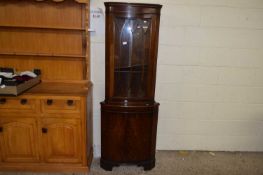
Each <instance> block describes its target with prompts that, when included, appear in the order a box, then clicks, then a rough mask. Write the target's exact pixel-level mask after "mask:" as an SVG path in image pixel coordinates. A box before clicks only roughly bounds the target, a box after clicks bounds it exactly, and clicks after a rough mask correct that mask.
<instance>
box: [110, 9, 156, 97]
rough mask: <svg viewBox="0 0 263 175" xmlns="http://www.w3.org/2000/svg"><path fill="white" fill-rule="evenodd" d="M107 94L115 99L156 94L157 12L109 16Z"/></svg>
mask: <svg viewBox="0 0 263 175" xmlns="http://www.w3.org/2000/svg"><path fill="white" fill-rule="evenodd" d="M107 22H108V23H109V24H108V25H107V26H108V27H106V28H107V31H108V32H109V34H108V35H109V36H107V40H108V45H110V47H109V48H108V47H106V53H107V55H106V62H107V65H108V66H110V68H107V67H106V71H107V72H108V73H107V74H106V79H107V80H106V81H108V83H109V82H110V83H109V85H108V86H109V87H108V91H106V92H107V94H106V96H108V97H109V98H111V99H113V100H119V99H121V98H122V99H123V98H125V99H127V100H152V99H153V96H154V91H155V89H154V87H155V76H156V73H155V72H156V60H157V58H156V57H157V56H156V55H157V51H156V50H155V48H156V45H157V44H156V43H157V41H156V40H157V36H156V34H157V33H158V30H156V26H157V25H158V24H157V16H156V15H152V14H145V15H132V16H130V17H127V16H126V15H123V14H121V13H120V14H119V13H118V14H111V15H110V16H109V17H108V18H107Z"/></svg>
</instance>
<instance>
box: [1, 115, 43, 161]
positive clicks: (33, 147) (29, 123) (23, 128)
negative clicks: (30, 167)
mask: <svg viewBox="0 0 263 175" xmlns="http://www.w3.org/2000/svg"><path fill="white" fill-rule="evenodd" d="M0 126H1V132H0V142H1V144H0V145H1V151H2V159H3V161H4V162H39V155H38V149H37V139H36V138H37V129H36V121H35V120H34V119H26V118H24V119H1V120H0Z"/></svg>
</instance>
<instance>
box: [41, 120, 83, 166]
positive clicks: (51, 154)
mask: <svg viewBox="0 0 263 175" xmlns="http://www.w3.org/2000/svg"><path fill="white" fill-rule="evenodd" d="M41 127H42V128H41V131H42V136H41V137H42V147H43V151H44V160H45V162H48V163H80V162H81V144H82V143H81V140H80V138H81V132H80V121H79V120H74V119H53V118H52V119H51V118H48V119H43V120H42V124H41Z"/></svg>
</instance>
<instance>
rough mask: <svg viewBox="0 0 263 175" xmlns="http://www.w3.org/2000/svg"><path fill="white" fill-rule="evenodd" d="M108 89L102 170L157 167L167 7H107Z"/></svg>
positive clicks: (104, 106)
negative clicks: (160, 58)
mask: <svg viewBox="0 0 263 175" xmlns="http://www.w3.org/2000/svg"><path fill="white" fill-rule="evenodd" d="M105 6H106V90H105V101H103V102H101V146H102V148H101V160H100V166H101V167H102V168H103V169H105V170H109V171H111V170H112V168H113V167H114V166H119V165H120V164H135V165H138V166H143V167H144V170H151V169H152V168H154V166H155V151H156V131H157V120H158V107H159V103H157V102H155V100H154V95H155V82H156V66H157V51H158V37H159V22H160V11H161V8H162V5H159V4H140V3H118V2H106V3H105Z"/></svg>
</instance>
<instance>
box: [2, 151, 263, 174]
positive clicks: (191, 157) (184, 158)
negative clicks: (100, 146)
mask: <svg viewBox="0 0 263 175" xmlns="http://www.w3.org/2000/svg"><path fill="white" fill-rule="evenodd" d="M156 159H157V164H156V167H155V168H154V169H153V170H152V171H147V172H145V171H143V170H142V168H139V167H136V166H121V167H118V168H114V169H113V171H112V172H107V171H104V170H102V169H101V168H100V167H99V160H98V159H95V160H94V161H93V164H92V168H91V172H90V173H89V175H199V174H200V175H263V153H244V152H242V153H240V152H237V153H230V152H195V151H194V152H188V151H158V152H157V154H156ZM0 175H82V174H81V173H19V172H16V173H11V172H9V173H7V172H0Z"/></svg>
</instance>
